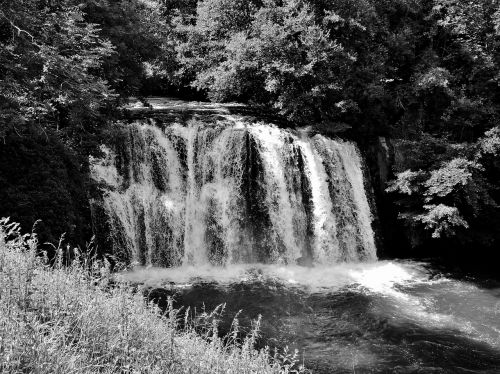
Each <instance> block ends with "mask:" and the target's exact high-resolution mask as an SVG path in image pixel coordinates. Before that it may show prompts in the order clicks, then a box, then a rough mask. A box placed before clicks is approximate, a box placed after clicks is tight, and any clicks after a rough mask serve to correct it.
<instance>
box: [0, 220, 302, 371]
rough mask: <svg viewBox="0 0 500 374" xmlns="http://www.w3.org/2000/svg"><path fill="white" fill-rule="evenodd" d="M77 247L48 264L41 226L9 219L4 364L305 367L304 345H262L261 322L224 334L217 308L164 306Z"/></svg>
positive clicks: (1, 225) (3, 243)
mask: <svg viewBox="0 0 500 374" xmlns="http://www.w3.org/2000/svg"><path fill="white" fill-rule="evenodd" d="M61 253H62V252H61V249H59V254H61ZM75 253H76V255H75V257H74V259H73V261H72V262H71V263H70V264H69V265H63V263H62V262H63V261H62V256H61V255H60V256H59V257H58V259H57V260H56V261H55V263H54V264H52V265H49V264H48V261H46V259H44V258H43V256H42V257H41V256H39V255H37V239H36V236H35V235H21V234H20V231H19V227H18V225H17V224H14V223H9V222H8V220H6V219H2V220H0V372H2V373H37V374H38V373H64V374H67V373H75V374H77V373H120V374H132V373H193V374H194V373H303V372H305V369H304V368H303V367H302V366H301V365H299V363H298V360H297V353H294V354H291V353H288V352H287V351H285V352H282V353H271V351H270V350H269V349H262V350H257V349H255V348H254V347H255V341H256V339H257V335H258V322H257V323H256V325H255V328H254V331H253V332H252V333H250V334H248V335H247V336H246V337H245V338H243V339H241V340H240V339H239V338H238V331H237V326H238V324H237V323H234V324H233V326H235V329H236V330H235V331H232V332H231V333H230V334H229V335H228V336H226V337H225V338H220V337H219V336H218V334H217V320H216V319H213V318H212V317H213V315H212V316H211V315H208V314H207V316H206V317H207V318H205V319H204V318H196V319H189V318H188V312H187V311H186V312H185V313H183V312H182V311H181V310H176V309H174V308H173V307H172V306H171V305H170V307H169V308H168V310H167V311H161V310H160V309H159V308H158V307H157V306H156V305H155V304H153V303H147V302H146V301H145V299H144V298H143V297H142V296H141V293H140V292H133V291H132V289H131V287H129V286H127V285H125V284H112V283H111V274H110V271H109V265H108V264H106V262H105V261H96V260H91V259H89V258H87V257H86V256H84V255H81V254H80V253H79V252H78V251H76V252H75ZM188 319H189V321H188ZM203 321H205V322H203ZM206 321H211V322H210V323H209V324H207V323H206ZM179 322H182V323H179ZM181 326H182V327H181Z"/></svg>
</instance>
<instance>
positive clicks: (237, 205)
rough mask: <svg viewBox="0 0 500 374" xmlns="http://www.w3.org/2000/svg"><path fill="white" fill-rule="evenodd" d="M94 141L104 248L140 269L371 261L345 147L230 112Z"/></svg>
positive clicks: (361, 200)
mask: <svg viewBox="0 0 500 374" xmlns="http://www.w3.org/2000/svg"><path fill="white" fill-rule="evenodd" d="M124 131H125V134H124V136H123V137H121V138H120V139H119V140H117V141H116V143H115V144H113V145H111V146H109V147H108V146H102V150H103V155H104V156H103V157H102V158H99V159H93V160H92V162H91V163H92V175H93V178H94V179H95V180H96V181H97V182H99V184H100V186H101V188H102V190H103V204H104V209H105V211H106V212H107V214H108V218H109V224H110V227H111V233H110V235H111V238H110V239H111V242H112V246H113V252H114V253H115V254H119V255H120V257H121V258H125V259H126V260H127V261H129V262H131V263H133V264H137V265H154V266H181V265H185V264H192V265H202V264H214V265H221V264H223V265H224V264H233V263H256V262H259V263H276V264H295V263H300V264H310V263H313V264H332V263H337V262H358V261H370V260H375V259H376V248H375V243H374V234H373V231H372V227H371V222H372V215H371V212H370V206H369V204H368V199H367V196H366V193H365V189H364V183H363V182H364V180H363V171H362V159H361V157H360V154H359V150H358V149H357V147H356V145H355V144H354V143H351V142H348V141H343V140H338V139H335V140H334V139H329V138H326V137H324V136H321V135H314V136H310V135H309V134H308V133H307V132H306V131H301V132H296V131H292V130H284V129H280V128H278V127H275V126H273V125H268V124H262V123H246V122H242V121H238V120H234V119H230V120H229V121H219V122H215V123H214V124H210V125H207V124H202V123H200V122H190V123H189V125H187V126H182V125H179V124H171V125H169V126H166V127H165V128H164V129H161V128H160V127H157V126H154V125H151V124H147V123H141V122H139V121H137V122H135V123H133V124H131V125H128V126H127V127H126V128H125V130H124Z"/></svg>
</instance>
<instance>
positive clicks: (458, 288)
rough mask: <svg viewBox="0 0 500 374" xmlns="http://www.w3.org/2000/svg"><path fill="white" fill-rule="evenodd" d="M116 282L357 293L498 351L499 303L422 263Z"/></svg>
mask: <svg viewBox="0 0 500 374" xmlns="http://www.w3.org/2000/svg"><path fill="white" fill-rule="evenodd" d="M119 278H120V280H121V281H126V282H132V283H140V284H144V285H146V286H153V287H174V288H175V287H191V286H192V285H193V284H196V283H199V282H215V283H216V284H219V285H221V286H224V285H231V284H235V283H255V282H257V283H262V284H264V285H265V284H274V283H276V282H278V283H279V284H281V285H283V286H285V287H287V288H289V289H296V290H298V291H300V292H306V293H308V294H324V295H328V294H335V293H343V292H360V293H362V294H365V295H367V296H368V297H370V298H373V300H374V309H373V311H372V312H373V313H375V314H377V313H378V314H380V315H381V316H383V317H384V318H386V317H388V318H390V319H391V320H393V321H394V322H393V323H399V324H403V323H405V324H407V323H410V324H417V325H420V326H426V327H427V328H433V329H448V330H452V331H456V332H457V333H460V334H465V335H467V336H470V337H472V338H473V339H475V340H477V341H481V342H487V343H488V344H490V345H491V346H494V347H498V348H500V326H499V323H498V321H499V318H500V300H499V299H498V297H497V295H496V294H494V292H493V294H492V291H490V290H483V289H480V288H478V287H477V286H475V285H474V284H472V283H469V282H464V281H457V280H452V279H449V278H446V277H444V276H442V277H436V276H431V275H430V273H429V271H428V270H426V267H425V266H424V264H421V263H412V262H396V261H379V262H371V263H352V264H338V265H335V266H316V267H314V268H305V267H301V266H281V265H263V264H256V265H248V264H247V265H229V266H225V267H214V266H210V265H205V266H201V267H200V266H198V267H194V266H183V267H179V268H172V269H159V268H137V269H135V270H133V271H131V272H127V273H122V274H120V276H119Z"/></svg>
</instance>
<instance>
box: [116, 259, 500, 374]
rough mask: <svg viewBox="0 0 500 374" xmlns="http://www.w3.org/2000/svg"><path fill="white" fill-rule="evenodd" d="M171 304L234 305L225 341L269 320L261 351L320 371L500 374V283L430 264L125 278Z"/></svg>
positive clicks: (238, 268)
mask: <svg viewBox="0 0 500 374" xmlns="http://www.w3.org/2000/svg"><path fill="white" fill-rule="evenodd" d="M122 277H123V278H124V279H125V280H127V281H129V282H132V283H141V284H144V285H146V286H147V287H148V288H149V297H150V298H151V299H154V300H156V301H157V302H158V303H159V304H160V305H165V303H166V299H167V297H168V296H173V297H174V299H175V305H176V306H190V307H191V308H196V309H197V310H198V311H201V310H202V309H203V307H204V308H205V309H206V310H208V311H210V310H212V309H213V308H215V307H216V306H217V305H219V304H223V303H225V304H226V307H225V311H224V314H223V317H222V318H223V321H222V324H221V329H222V330H221V333H224V331H225V329H228V328H229V325H230V324H231V322H232V319H233V318H234V316H235V315H236V314H237V313H238V312H239V311H240V310H241V312H240V313H239V315H238V318H239V321H240V325H241V326H242V328H245V327H249V326H250V323H251V321H252V320H255V319H256V318H258V316H259V315H261V316H262V325H261V342H260V344H261V345H264V344H266V345H269V346H271V347H279V348H284V347H289V348H290V349H298V350H299V354H300V357H301V359H302V360H303V361H304V363H305V365H306V367H308V368H309V369H311V370H312V371H313V372H314V373H500V283H495V282H493V281H491V282H486V281H478V280H475V279H473V278H465V277H462V276H460V277H458V276H453V275H450V274H443V273H440V272H439V271H437V270H435V269H433V267H432V266H431V265H429V264H426V263H418V262H410V261H408V262H400V261H378V262H370V263H357V264H354V263H351V264H338V265H331V266H316V267H312V268H306V267H300V266H280V265H230V266H226V267H212V266H205V267H199V266H197V267H189V266H183V267H179V268H174V269H159V268H156V269H155V268H148V269H146V268H143V269H136V270H135V271H133V272H130V273H127V274H123V275H122Z"/></svg>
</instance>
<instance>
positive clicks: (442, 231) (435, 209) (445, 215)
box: [415, 204, 469, 239]
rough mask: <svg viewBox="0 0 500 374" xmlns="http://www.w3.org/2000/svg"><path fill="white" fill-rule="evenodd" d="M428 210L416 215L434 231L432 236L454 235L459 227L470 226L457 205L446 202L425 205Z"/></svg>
mask: <svg viewBox="0 0 500 374" xmlns="http://www.w3.org/2000/svg"><path fill="white" fill-rule="evenodd" d="M424 209H425V210H426V212H425V213H424V214H421V215H418V216H416V217H415V218H416V220H417V221H421V222H422V223H423V224H424V225H425V228H426V229H427V230H430V231H432V237H433V238H435V239H437V238H440V237H442V236H453V235H454V234H455V231H456V229H457V228H469V224H468V223H467V222H466V221H465V220H464V218H463V217H462V216H461V215H460V212H459V210H458V209H457V208H455V207H450V206H447V205H444V204H439V205H424Z"/></svg>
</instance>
